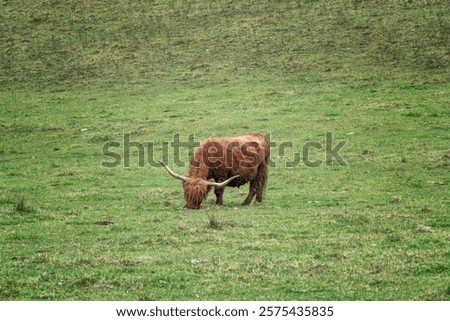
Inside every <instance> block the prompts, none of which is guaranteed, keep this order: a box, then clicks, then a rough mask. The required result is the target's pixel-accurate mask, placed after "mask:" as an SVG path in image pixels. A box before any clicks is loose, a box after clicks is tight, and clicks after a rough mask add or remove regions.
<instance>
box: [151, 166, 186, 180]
mask: <svg viewBox="0 0 450 321" xmlns="http://www.w3.org/2000/svg"><path fill="white" fill-rule="evenodd" d="M158 163H160V164H161V165H162V166H164V168H165V169H166V170H167V171H168V172H169V174H170V175H172V176H173V177H175V178H178V179H181V180H182V181H185V182H186V181H187V180H188V178H187V177H185V176H183V175H179V174H177V173H175V172H174V171H173V170H171V169H170V167H169V166H167V165H166V164H164V163H163V162H161V161H158Z"/></svg>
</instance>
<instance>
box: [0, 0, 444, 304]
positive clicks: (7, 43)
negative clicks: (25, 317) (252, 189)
mask: <svg viewBox="0 0 450 321" xmlns="http://www.w3.org/2000/svg"><path fill="white" fill-rule="evenodd" d="M0 34H1V37H0V49H1V50H0V55H1V56H0V68H1V72H0V135H1V140H0V248H1V250H0V254H1V261H0V300H449V299H450V268H449V267H450V246H449V245H450V243H449V242H450V233H449V232H450V215H449V214H450V210H449V205H450V204H449V201H450V200H449V191H448V184H449V181H450V175H449V162H450V144H449V142H450V140H449V139H450V126H449V124H450V109H449V106H450V38H449V34H450V5H449V4H448V3H447V1H438V0H436V1H431V0H429V1H427V0H410V1H401V0H398V1H395V0H384V1H383V0H380V1H371V2H368V1H357V0H353V1H350V0H338V1H322V0H318V1H306V0H305V1H269V0H262V1H228V0H219V1H214V2H210V1H204V0H196V1H143V0H142V1H125V0H120V1H115V2H110V1H101V0H97V1H58V0H49V1H15V2H11V1H1V10H0ZM257 131H260V132H263V133H266V134H270V137H271V140H272V141H273V143H274V146H273V147H272V150H271V161H272V162H273V166H271V167H270V169H269V181H268V188H267V190H266V193H265V199H264V202H263V203H262V204H252V205H250V206H248V207H241V205H240V204H241V203H242V201H243V200H244V199H245V197H246V194H247V190H248V187H247V186H243V187H241V188H240V189H232V188H228V189H226V190H225V194H224V205H223V206H221V207H217V206H215V205H214V197H213V196H214V195H213V194H211V195H210V197H209V198H208V199H207V201H206V202H205V203H204V204H202V208H201V209H200V210H198V211H195V210H184V209H182V207H183V205H184V199H183V191H182V188H181V186H180V183H179V182H178V181H175V180H174V179H173V178H171V177H170V176H169V175H167V172H165V170H164V169H162V168H161V167H159V166H151V164H150V163H151V162H152V161H154V160H158V159H162V158H164V157H165V156H167V157H168V161H169V164H170V165H171V166H172V168H173V169H174V170H176V171H177V172H179V173H183V172H187V168H188V160H189V159H188V153H187V150H185V149H182V150H181V154H180V159H181V160H183V161H184V166H177V165H176V164H175V163H174V151H173V148H171V147H170V142H172V141H173V139H174V135H177V134H179V137H180V140H181V141H183V142H185V141H188V138H189V136H190V135H195V140H196V141H197V142H198V141H201V140H203V139H206V138H208V137H209V136H231V135H240V134H245V133H249V132H257ZM327 133H331V135H332V138H333V142H332V146H331V147H335V146H337V145H338V144H339V142H341V141H345V142H346V143H345V145H344V146H343V147H342V149H340V150H339V155H340V156H341V157H342V159H343V160H344V161H345V164H346V166H344V165H343V164H339V163H338V162H337V161H336V159H334V160H333V162H331V163H330V162H327V161H326V160H327V153H326V149H327V148H330V147H329V146H328V147H327V148H326V147H325V145H326V135H327ZM128 134H129V137H130V140H131V141H132V142H136V143H141V144H143V146H144V147H145V154H144V155H143V156H144V159H143V160H144V163H145V164H144V166H140V165H139V155H138V148H136V147H132V148H131V150H130V157H129V158H128V159H129V162H130V163H129V164H128V165H129V166H125V165H126V164H125V160H126V159H127V158H126V157H125V156H126V155H125V152H126V151H125V150H124V145H125V142H124V136H125V135H128ZM108 142H116V143H119V144H120V147H115V148H111V150H113V151H115V152H116V153H118V154H120V155H121V164H120V165H119V166H115V167H113V168H107V167H105V166H102V163H103V162H105V161H107V162H110V161H111V157H108V156H107V155H105V154H104V151H103V147H104V144H105V143H108ZM310 142H313V143H319V144H321V145H322V146H323V147H324V148H323V149H317V148H312V149H310V151H311V154H310V155H309V156H310V160H311V161H313V162H314V161H321V164H320V166H317V167H310V166H306V164H305V159H303V158H300V160H299V161H297V162H296V166H289V165H290V164H292V162H295V161H296V157H297V156H298V155H300V156H304V154H303V153H302V149H303V146H305V144H308V143H310ZM147 143H153V145H154V148H152V149H150V148H148V146H147ZM165 144H169V148H168V153H165V152H164V146H165ZM280 146H290V147H287V148H285V149H284V150H283V148H280ZM306 146H308V145H306ZM149 151H152V152H153V155H150V156H149V155H148V152H149ZM306 161H307V160H306Z"/></svg>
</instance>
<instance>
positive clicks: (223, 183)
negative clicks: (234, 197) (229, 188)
mask: <svg viewBox="0 0 450 321" xmlns="http://www.w3.org/2000/svg"><path fill="white" fill-rule="evenodd" d="M237 177H239V175H234V176H233V177H230V178H229V179H227V180H226V181H223V182H222V183H216V182H208V181H206V185H208V186H215V187H224V186H226V185H227V184H228V183H229V182H231V181H232V180H233V179H235V178H237Z"/></svg>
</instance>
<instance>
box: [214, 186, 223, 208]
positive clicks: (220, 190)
mask: <svg viewBox="0 0 450 321" xmlns="http://www.w3.org/2000/svg"><path fill="white" fill-rule="evenodd" d="M214 194H216V205H222V204H223V187H215V188H214Z"/></svg>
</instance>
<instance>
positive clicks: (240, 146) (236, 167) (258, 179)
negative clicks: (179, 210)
mask: <svg viewBox="0 0 450 321" xmlns="http://www.w3.org/2000/svg"><path fill="white" fill-rule="evenodd" d="M269 155H270V145H269V142H268V140H267V139H266V138H265V137H264V135H263V134H261V133H257V134H249V135H244V136H238V137H227V138H209V139H207V140H205V141H204V142H202V143H201V144H200V146H199V147H198V148H197V149H196V151H195V153H194V156H193V157H192V160H191V163H190V166H189V175H188V176H183V175H179V174H177V173H175V172H174V171H173V170H172V169H170V168H169V166H167V165H166V164H164V163H163V162H160V163H161V165H163V166H164V167H165V169H166V170H167V171H168V172H169V174H170V175H171V176H173V177H174V178H177V179H180V180H182V181H183V189H184V197H185V200H186V205H185V207H186V208H190V209H199V208H200V205H201V203H202V202H203V201H204V200H205V198H206V196H207V195H208V192H209V191H210V190H211V188H212V187H214V194H215V195H216V204H217V205H222V204H223V191H224V187H225V186H232V187H239V186H241V185H244V184H246V183H250V189H249V193H248V196H247V198H246V199H245V200H244V202H243V203H242V205H249V204H250V203H251V202H252V200H253V198H254V197H255V195H256V201H257V202H262V199H263V192H264V189H265V186H266V182H267V162H268V159H269Z"/></svg>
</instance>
